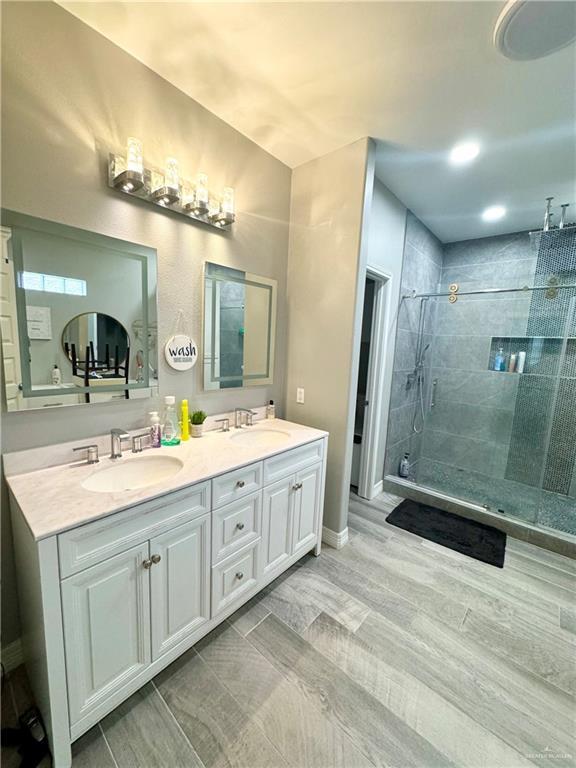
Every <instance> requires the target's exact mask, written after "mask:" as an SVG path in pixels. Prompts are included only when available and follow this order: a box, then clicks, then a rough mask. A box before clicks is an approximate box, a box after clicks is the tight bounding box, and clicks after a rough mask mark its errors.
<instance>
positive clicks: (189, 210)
mask: <svg viewBox="0 0 576 768" xmlns="http://www.w3.org/2000/svg"><path fill="white" fill-rule="evenodd" d="M125 168H126V158H125V157H123V156H122V155H117V154H115V153H112V152H111V153H110V155H109V158H108V186H109V187H111V188H112V189H115V190H116V191H117V192H120V193H121V194H123V195H128V197H132V198H136V199H138V200H142V201H144V202H147V203H150V204H151V205H154V206H156V207H157V208H160V209H164V210H168V211H171V212H172V213H177V214H180V215H181V216H183V217H185V218H186V219H188V220H189V221H194V222H199V223H200V224H204V225H206V226H209V227H212V228H213V229H217V230H218V231H220V232H227V231H230V230H231V227H232V224H233V222H234V219H235V216H234V214H233V213H228V214H222V213H221V212H218V214H216V215H210V213H211V212H210V211H209V209H208V206H206V207H205V208H204V207H203V206H202V205H200V204H195V202H193V201H190V202H184V201H183V197H182V189H183V188H184V185H185V184H186V183H187V182H186V181H185V180H182V183H181V188H180V189H175V188H174V187H167V186H161V187H156V184H157V181H156V179H157V178H158V176H159V175H162V171H160V170H157V169H150V168H144V172H143V173H142V174H141V173H139V172H138V171H128V170H125ZM153 178H154V181H155V182H156V184H155V183H153V181H152V180H153ZM153 187H155V188H154V189H153ZM223 217H224V218H223Z"/></svg>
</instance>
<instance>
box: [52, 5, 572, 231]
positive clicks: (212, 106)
mask: <svg viewBox="0 0 576 768" xmlns="http://www.w3.org/2000/svg"><path fill="white" fill-rule="evenodd" d="M61 5H63V6H64V7H65V8H67V9H68V10H69V11H70V12H72V13H73V14H75V15H76V16H78V17H79V18H80V19H82V20H83V21H85V22H86V23H87V24H89V25H90V26H92V27H93V28H94V29H96V30H98V31H99V32H101V33H102V34H104V35H105V36H106V37H108V38H109V39H110V40H112V41H113V42H114V43H116V44H117V45H119V46H121V47H122V48H124V49H125V50H126V51H128V52H129V53H131V54H132V55H133V56H135V57H136V58H137V59H139V60H140V61H142V62H144V63H145V64H147V65H148V66H149V67H151V68H152V69H153V70H155V71H156V72H158V73H159V74H160V75H162V76H163V77H164V78H166V79H167V80H168V81H170V82H171V83H173V84H174V85H176V86H177V87H178V88H180V89H181V90H182V91H184V92H185V93H187V94H188V95H189V96H191V97H192V98H193V99H195V100H196V101H198V102H200V103H201V104H202V105H204V106H205V107H206V108H207V109H209V110H210V111H212V112H214V113H215V114H216V115H218V116H219V117H221V118H222V119H223V120H225V121H226V122H228V123H229V124H230V125H232V126H234V128H236V129H237V130H239V131H241V132H242V133H243V134H245V135H246V136H248V137H250V138H251V139H253V140H254V141H255V142H256V143H257V144H259V145H260V146H262V147H263V148H264V149H266V150H268V151H269V152H270V153H271V154H272V155H274V156H275V157H277V158H278V159H280V160H282V161H283V162H284V163H286V164H287V165H289V166H291V167H295V166H297V165H299V164H301V163H304V162H306V161H308V160H310V159H312V158H315V157H318V156H320V155H324V154H326V153H328V152H330V151H331V150H334V149H337V148H338V147H341V146H343V145H345V144H348V143H349V142H352V141H354V140H356V139H358V138H361V137H364V136H372V137H374V138H376V139H377V140H378V156H377V174H378V176H379V178H380V179H381V180H382V181H383V182H384V183H385V184H386V185H387V186H388V187H390V189H391V190H392V191H394V192H395V193H396V195H397V196H398V197H400V199H401V200H402V201H403V202H404V203H405V204H406V205H408V206H409V207H410V208H411V209H412V210H413V211H414V212H415V213H416V214H417V215H418V216H420V217H421V218H422V219H423V220H424V221H425V223H426V224H428V226H429V227H430V228H431V229H432V230H433V231H434V232H435V233H436V234H437V235H438V236H439V237H440V238H441V239H442V240H444V241H452V240H461V239H465V238H470V237H483V236H485V235H488V234H499V233H501V232H511V231H516V230H521V229H528V228H532V227H536V226H538V225H539V224H540V222H541V219H542V217H543V205H544V203H543V201H544V198H545V197H547V196H549V195H554V196H555V198H556V200H555V202H557V203H558V204H560V203H563V202H572V203H574V202H575V200H576V192H575V189H574V179H575V176H576V145H575V122H576V105H575V93H576V69H575V59H574V56H575V50H576V49H575V47H574V46H570V47H568V48H565V49H564V50H562V51H559V52H557V53H554V54H552V55H551V56H548V57H546V58H543V59H540V60H537V61H529V62H514V61H510V60H508V59H505V58H504V57H503V56H501V55H500V54H499V53H497V52H496V50H495V49H494V47H493V45H492V32H493V28H494V23H495V21H496V19H497V17H498V14H499V12H500V10H501V9H502V7H503V2H490V1H486V0H481V1H479V2H475V1H472V2H368V3H364V2H341V3H330V2H328V3H315V2H300V3H211V2H204V3H188V2H161V3H157V2H66V1H63V2H61ZM468 138H474V139H477V140H478V141H479V142H481V144H482V152H481V154H480V156H479V157H478V159H477V160H476V161H475V162H474V163H473V164H471V165H470V166H468V167H465V168H458V169H456V168H453V167H451V166H450V165H449V164H448V162H447V155H448V152H449V150H450V148H451V146H452V145H453V144H454V143H456V142H457V141H460V140H463V139H468ZM493 204H501V205H504V206H506V207H507V209H508V215H507V216H506V217H505V219H503V220H502V221H501V222H498V223H492V224H486V223H484V222H483V221H482V220H481V219H480V213H481V211H482V210H483V209H484V208H485V207H486V206H489V205H493ZM574 218H576V210H574Z"/></svg>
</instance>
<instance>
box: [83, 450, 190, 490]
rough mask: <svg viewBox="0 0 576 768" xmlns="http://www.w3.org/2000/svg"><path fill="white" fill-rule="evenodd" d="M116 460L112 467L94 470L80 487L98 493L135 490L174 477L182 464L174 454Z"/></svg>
mask: <svg viewBox="0 0 576 768" xmlns="http://www.w3.org/2000/svg"><path fill="white" fill-rule="evenodd" d="M118 462H119V463H118V464H114V466H112V467H106V469H100V470H98V471H97V472H94V474H93V475H90V477H87V478H86V480H84V482H83V483H82V487H83V488H85V489H86V490H87V491H99V492H100V493H117V492H119V491H136V490H138V488H147V487H148V486H149V485H155V484H156V483H161V482H162V481H163V480H168V479H169V478H170V477H174V475H175V474H176V473H177V472H180V470H181V469H182V467H183V466H184V463H183V462H182V461H180V459H178V458H176V456H143V457H142V458H138V459H124V460H122V459H118Z"/></svg>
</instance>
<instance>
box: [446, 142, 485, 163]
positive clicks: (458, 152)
mask: <svg viewBox="0 0 576 768" xmlns="http://www.w3.org/2000/svg"><path fill="white" fill-rule="evenodd" d="M479 152H480V145H479V144H477V143H476V142H475V141H463V142H462V143H460V144H456V145H455V146H454V147H453V148H452V151H451V152H450V162H451V163H452V165H465V163H471V162H472V160H474V159H475V158H476V157H478V153H479Z"/></svg>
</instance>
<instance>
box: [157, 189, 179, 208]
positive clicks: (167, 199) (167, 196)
mask: <svg viewBox="0 0 576 768" xmlns="http://www.w3.org/2000/svg"><path fill="white" fill-rule="evenodd" d="M152 200H153V201H154V202H155V203H158V205H162V206H164V207H167V206H169V205H175V204H176V203H177V202H178V201H179V200H180V193H179V192H178V190H177V189H175V188H174V187H158V189H155V190H154V191H153V192H152Z"/></svg>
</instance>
